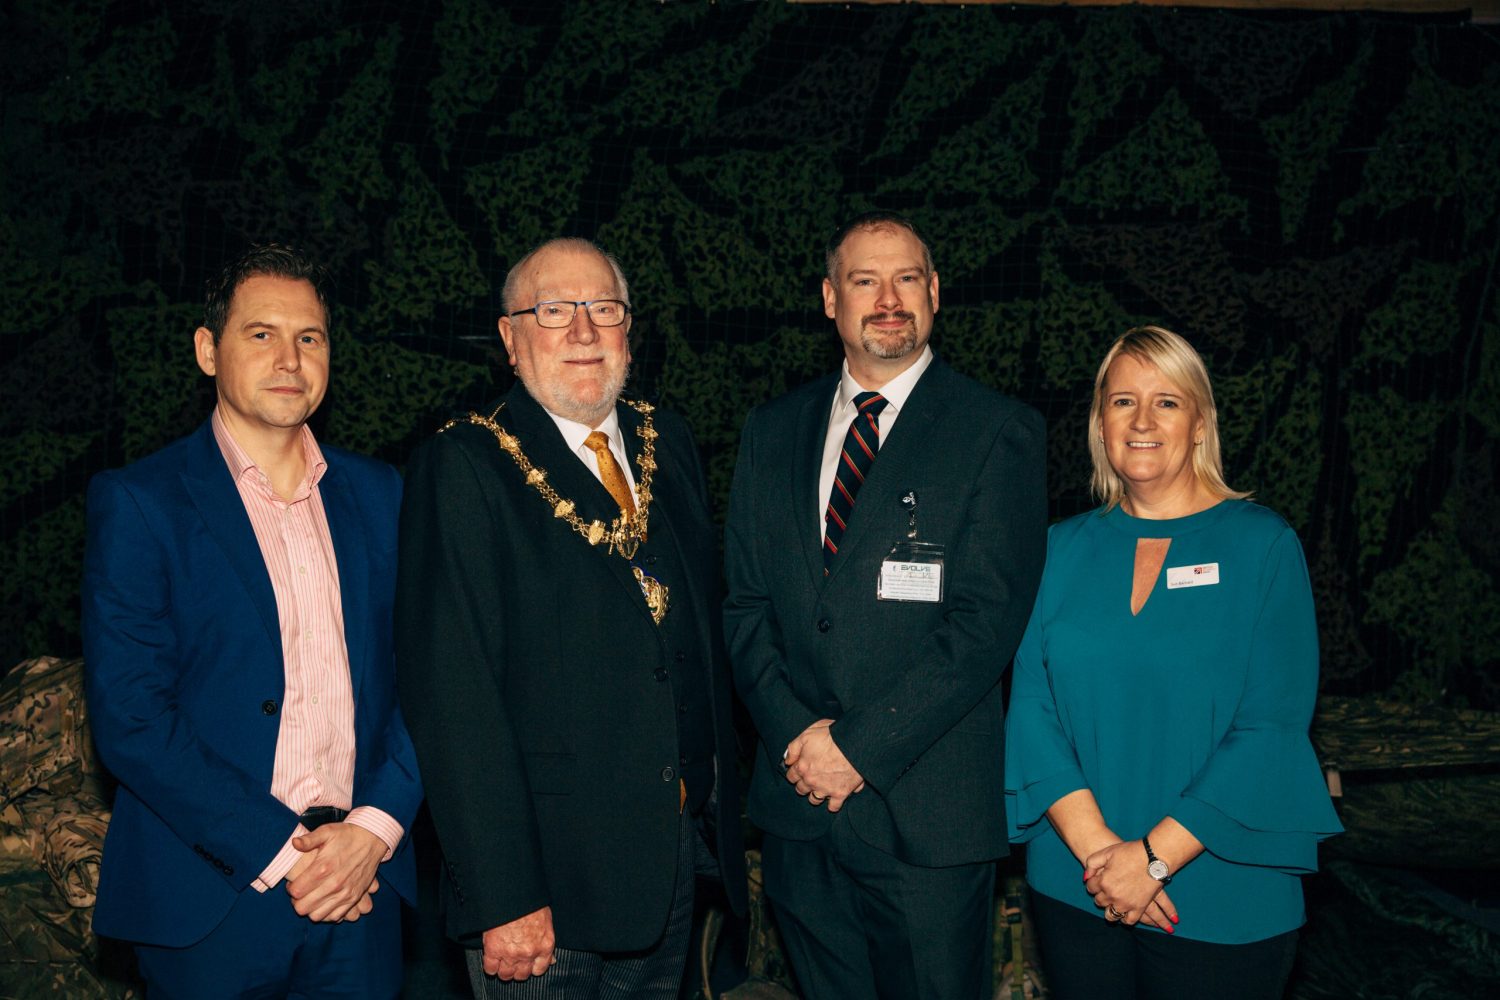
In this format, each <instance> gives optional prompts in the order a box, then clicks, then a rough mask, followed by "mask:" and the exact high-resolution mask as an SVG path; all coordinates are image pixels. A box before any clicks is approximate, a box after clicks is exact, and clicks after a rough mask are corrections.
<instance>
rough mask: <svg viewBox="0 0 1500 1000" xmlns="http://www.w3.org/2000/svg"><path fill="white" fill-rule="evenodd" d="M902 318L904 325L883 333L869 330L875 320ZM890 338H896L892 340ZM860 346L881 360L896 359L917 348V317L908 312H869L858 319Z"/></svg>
mask: <svg viewBox="0 0 1500 1000" xmlns="http://www.w3.org/2000/svg"><path fill="white" fill-rule="evenodd" d="M885 319H902V320H905V321H906V326H905V327H903V328H901V329H900V330H890V331H886V332H884V333H875V332H871V330H870V324H871V323H873V322H875V321H876V320H885ZM891 338H898V339H896V340H895V341H894V342H892V340H891ZM859 340H860V346H861V347H863V348H864V350H865V353H866V354H869V355H871V356H872V357H877V358H880V359H881V360H882V361H898V360H900V359H901V358H904V357H906V356H907V355H908V354H910V353H911V352H912V351H915V350H916V349H917V317H916V316H915V315H914V314H913V313H909V312H891V313H871V314H870V315H869V316H866V317H864V319H862V320H861V321H860V337H859Z"/></svg>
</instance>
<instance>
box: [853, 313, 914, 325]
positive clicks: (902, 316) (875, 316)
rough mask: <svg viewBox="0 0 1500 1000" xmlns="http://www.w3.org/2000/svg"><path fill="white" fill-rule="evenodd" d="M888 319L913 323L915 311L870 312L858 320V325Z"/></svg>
mask: <svg viewBox="0 0 1500 1000" xmlns="http://www.w3.org/2000/svg"><path fill="white" fill-rule="evenodd" d="M888 319H899V320H905V321H906V322H908V323H914V322H916V319H917V314H916V313H909V312H899V311H898V312H882V313H870V314H869V315H868V316H866V317H864V318H863V319H862V320H860V325H861V326H869V325H870V324H871V323H874V322H876V321H878V320H888Z"/></svg>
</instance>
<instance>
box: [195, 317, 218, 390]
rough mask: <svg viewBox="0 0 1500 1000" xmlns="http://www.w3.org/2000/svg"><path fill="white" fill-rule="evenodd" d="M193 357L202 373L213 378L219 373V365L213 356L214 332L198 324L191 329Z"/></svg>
mask: <svg viewBox="0 0 1500 1000" xmlns="http://www.w3.org/2000/svg"><path fill="white" fill-rule="evenodd" d="M193 357H194V358H195V359H196V360H197V362H198V367H199V368H201V369H202V370H203V374H205V375H207V376H208V377H209V378H213V377H214V376H215V375H217V374H218V373H219V366H218V363H217V361H216V360H215V357H214V332H213V331H212V330H210V329H209V328H208V327H206V326H200V327H198V329H197V330H195V331H193Z"/></svg>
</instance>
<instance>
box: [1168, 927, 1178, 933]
mask: <svg viewBox="0 0 1500 1000" xmlns="http://www.w3.org/2000/svg"><path fill="white" fill-rule="evenodd" d="M1166 932H1167V933H1168V934H1176V933H1177V932H1176V931H1174V930H1173V929H1172V928H1170V927H1168V928H1166Z"/></svg>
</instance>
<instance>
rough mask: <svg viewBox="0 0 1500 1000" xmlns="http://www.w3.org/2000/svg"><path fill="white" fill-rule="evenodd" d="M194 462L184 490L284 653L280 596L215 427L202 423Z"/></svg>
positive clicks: (186, 473) (278, 649)
mask: <svg viewBox="0 0 1500 1000" xmlns="http://www.w3.org/2000/svg"><path fill="white" fill-rule="evenodd" d="M196 450H197V455H196V460H195V461H194V462H193V463H192V464H191V465H190V466H189V467H187V468H184V469H183V470H182V485H183V488H184V489H186V490H187V494H188V496H189V497H190V498H191V499H192V501H193V506H194V507H196V508H197V509H198V516H199V517H201V518H203V524H204V526H205V527H206V528H208V533H209V535H211V536H212V537H213V539H214V541H215V542H217V543H218V546H219V548H220V549H221V550H223V552H224V556H225V558H227V559H228V560H229V564H230V565H231V566H232V567H234V572H235V574H236V575H237V576H238V577H239V578H240V582H241V583H242V584H243V585H244V587H245V592H246V593H248V594H249V595H250V603H251V604H252V605H254V607H255V610H256V613H258V614H259V615H260V618H261V622H262V624H264V625H265V627H266V634H267V635H268V636H269V637H270V639H271V642H272V644H273V645H274V646H275V648H276V652H277V655H278V656H279V655H280V653H281V623H280V619H279V617H278V616H277V614H276V592H275V591H274V590H272V589H271V574H269V573H267V572H266V560H265V557H264V556H262V555H261V552H260V543H259V542H258V541H256V539H255V529H254V528H253V527H251V525H250V515H248V514H246V513H245V502H244V501H243V500H242V499H241V498H240V493H239V489H238V488H237V487H236V486H235V484H234V479H233V477H231V476H230V474H229V467H228V466H227V465H226V464H225V463H224V454H223V452H221V451H220V450H219V443H218V441H217V440H215V439H214V432H213V427H212V425H211V424H209V423H204V425H203V427H202V428H201V429H200V430H199V431H198V442H197V449H196Z"/></svg>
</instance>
